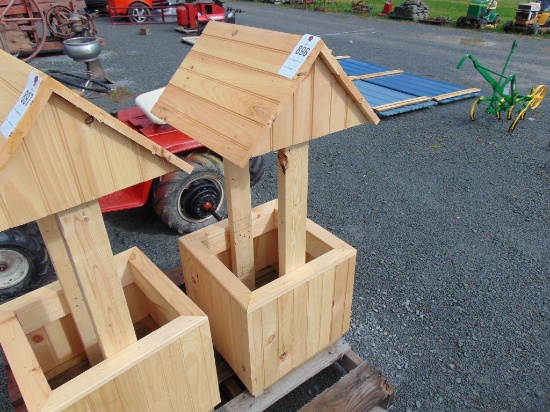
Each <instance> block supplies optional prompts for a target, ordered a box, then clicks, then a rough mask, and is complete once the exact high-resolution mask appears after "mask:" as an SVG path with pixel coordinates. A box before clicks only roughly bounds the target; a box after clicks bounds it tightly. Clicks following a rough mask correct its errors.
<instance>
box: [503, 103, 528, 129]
mask: <svg viewBox="0 0 550 412" xmlns="http://www.w3.org/2000/svg"><path fill="white" fill-rule="evenodd" d="M528 108H529V106H527V107H525V108H524V109H523V110H522V111H521V112H519V113H518V116H517V117H516V119H515V120H514V121H513V122H512V124H511V125H510V127H509V128H508V131H509V132H513V131H514V129H515V128H516V125H517V124H518V122H519V121H520V120H523V119H524V118H525V112H526V111H527V109H528Z"/></svg>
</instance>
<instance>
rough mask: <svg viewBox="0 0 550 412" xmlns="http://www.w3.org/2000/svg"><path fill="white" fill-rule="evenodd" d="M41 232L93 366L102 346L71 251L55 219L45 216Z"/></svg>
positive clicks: (99, 356) (101, 357) (99, 355)
mask: <svg viewBox="0 0 550 412" xmlns="http://www.w3.org/2000/svg"><path fill="white" fill-rule="evenodd" d="M37 223H38V227H39V228H40V233H41V234H42V238H43V239H44V243H45V244H46V248H47V249H48V253H49V255H50V258H51V261H52V264H53V266H54V268H55V273H56V274H57V278H58V279H59V281H60V282H61V285H62V286H63V291H64V294H65V298H66V299H67V302H68V303H69V304H70V307H71V314H72V317H73V319H74V321H75V323H76V326H77V329H78V334H79V335H80V338H81V339H82V342H83V344H84V348H85V351H86V355H87V357H88V361H89V362H90V365H92V366H93V365H96V364H97V363H99V362H101V361H102V360H103V359H104V357H103V354H102V352H101V348H100V346H99V342H98V339H97V334H96V332H95V329H94V326H93V323H92V319H91V317H90V313H89V312H88V308H87V306H86V303H85V301H84V297H83V295H82V291H81V290H80V286H79V284H78V278H77V274H76V273H75V268H74V266H73V265H72V264H71V259H70V251H69V249H68V247H67V244H66V243H65V242H64V241H63V235H62V233H61V227H60V226H59V224H58V222H57V219H56V216H55V215H51V216H46V217H44V218H42V219H40V220H38V221H37Z"/></svg>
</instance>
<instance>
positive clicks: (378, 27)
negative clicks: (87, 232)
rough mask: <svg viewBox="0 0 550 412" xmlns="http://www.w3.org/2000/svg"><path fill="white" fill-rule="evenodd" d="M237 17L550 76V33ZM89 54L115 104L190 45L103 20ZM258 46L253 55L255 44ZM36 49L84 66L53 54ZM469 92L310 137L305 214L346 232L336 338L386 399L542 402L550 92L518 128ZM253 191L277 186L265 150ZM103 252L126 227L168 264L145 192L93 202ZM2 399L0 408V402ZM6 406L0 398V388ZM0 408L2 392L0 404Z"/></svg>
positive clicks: (431, 404)
mask: <svg viewBox="0 0 550 412" xmlns="http://www.w3.org/2000/svg"><path fill="white" fill-rule="evenodd" d="M228 5H229V6H232V7H238V8H241V9H243V10H244V11H245V12H244V13H242V14H239V15H237V22H238V23H239V24H246V25H251V26H257V27H262V28H267V29H273V30H279V31H287V32H292V33H298V34H304V33H311V34H316V35H320V36H321V37H322V38H323V40H324V41H325V42H326V43H327V45H328V46H329V47H330V48H332V50H333V52H334V54H337V55H346V54H347V55H351V56H352V57H353V58H356V59H359V60H364V61H368V62H370V63H375V64H379V65H383V66H387V67H390V68H392V69H403V70H405V71H407V72H410V73H413V74H417V75H420V76H425V77H429V78H433V79H437V80H441V81H446V82H451V83H456V84H459V85H461V86H464V87H480V88H482V89H483V91H484V92H485V93H486V94H487V93H490V88H488V84H487V83H486V82H485V81H484V80H483V79H482V77H481V76H480V75H479V74H478V73H477V71H475V70H474V69H473V67H472V65H471V63H469V62H468V63H466V64H465V65H464V67H463V68H462V69H461V70H456V65H457V63H458V61H459V60H460V58H461V57H462V55H463V54H465V53H472V54H473V55H474V56H476V57H477V58H478V59H479V60H480V61H481V62H482V63H483V64H484V65H486V66H488V67H490V68H493V69H495V70H500V69H501V68H502V66H503V64H504V61H505V59H506V56H507V54H508V51H509V50H510V47H511V45H512V41H513V40H514V39H515V38H517V40H518V43H519V45H518V48H517V50H516V53H515V55H514V57H513V60H512V62H511V64H510V66H509V69H510V71H511V72H517V73H518V76H519V86H520V90H521V91H522V92H524V93H527V92H528V90H529V88H530V87H531V86H536V85H539V84H541V83H543V84H544V83H546V84H548V83H549V82H548V80H549V79H548V77H549V73H550V57H549V56H550V40H549V39H548V38H538V37H527V36H519V35H518V36H513V35H506V34H500V33H499V34H496V33H491V32H490V31H485V32H478V31H472V30H463V29H454V28H447V27H439V26H428V25H422V24H412V23H408V22H399V21H387V20H377V19H372V18H362V17H359V16H350V15H338V14H332V13H321V12H310V11H304V10H296V9H291V8H285V7H280V6H274V5H269V4H261V3H249V2H238V3H228ZM97 25H98V27H99V34H100V35H101V36H102V37H104V38H105V39H106V43H107V45H106V46H105V48H104V50H103V52H102V55H101V58H102V61H103V65H104V67H105V69H106V71H107V73H108V74H109V76H110V77H111V78H112V79H113V80H115V81H116V84H117V86H118V89H117V93H115V94H114V95H112V96H110V97H108V98H98V99H94V100H93V101H94V103H96V104H97V105H99V106H101V107H103V108H105V109H106V110H114V109H120V108H125V107H129V106H132V105H133V97H132V96H133V95H135V94H139V93H142V92H145V91H149V90H152V89H154V88H158V87H161V86H164V85H165V84H166V83H167V82H168V80H169V79H170V77H171V75H172V74H173V72H174V71H175V69H176V67H177V66H178V65H179V63H180V62H181V61H182V59H183V58H184V56H185V54H186V53H187V52H188V51H189V49H190V46H188V45H186V44H183V43H181V42H180V37H181V34H179V33H177V32H175V31H174V27H175V25H172V24H167V25H150V26H149V28H150V35H148V36H140V35H138V31H139V28H138V27H137V26H116V27H113V26H111V25H110V23H109V20H108V19H107V18H105V17H102V18H98V19H97ZM258 58H261V56H258ZM32 65H34V66H36V67H38V68H40V69H42V70H46V69H48V68H57V69H69V70H73V71H83V70H84V66H83V65H82V64H81V63H80V64H77V63H73V62H70V61H68V58H66V57H64V56H49V57H42V58H37V59H34V60H33V61H32ZM472 103H473V100H472V99H470V100H466V101H462V102H456V103H452V104H447V105H443V106H436V107H433V108H431V109H425V110H421V111H418V112H413V113H408V114H403V115H399V116H395V117H392V118H387V119H384V120H382V121H381V122H380V124H379V125H378V126H371V125H364V126H359V127H356V128H353V129H350V130H347V131H344V132H341V133H337V134H334V135H332V136H330V137H326V138H322V139H319V140H316V141H314V142H313V143H312V144H311V149H310V176H309V178H310V184H309V190H310V191H309V217H310V218H311V219H312V220H314V221H315V222H317V223H319V224H320V225H322V226H324V227H325V228H327V229H329V230H330V231H331V232H333V233H334V234H335V235H337V236H339V237H340V238H342V239H343V240H345V241H346V242H348V243H350V244H352V245H353V246H355V247H356V248H357V249H358V260H357V272H356V281H355V294H354V302H353V313H352V325H351V330H350V332H349V333H348V334H347V335H346V337H345V338H346V340H347V341H348V342H349V343H350V344H351V346H352V347H353V349H354V350H355V351H356V352H357V353H358V354H359V355H360V356H361V357H362V358H363V359H365V360H367V361H369V362H371V363H372V364H373V365H375V367H376V368H378V369H379V370H380V371H382V372H383V373H384V374H385V375H386V376H387V377H388V379H389V380H390V382H391V383H392V384H393V385H395V386H396V388H397V397H396V403H395V406H394V407H393V410H395V411H409V410H411V411H414V410H423V411H465V410H483V411H519V410H522V411H548V410H550V388H549V381H550V333H549V326H550V292H549V291H550V241H549V235H550V207H549V206H550V196H549V192H550V185H549V183H550V179H549V176H550V151H549V149H548V143H549V141H550V100H546V101H544V102H543V104H542V105H541V106H540V107H539V108H538V109H537V110H536V111H529V112H528V113H527V117H526V120H525V121H523V122H520V123H519V125H518V126H517V128H516V130H515V132H514V133H513V134H510V133H508V132H507V128H508V125H509V122H507V121H505V120H503V121H499V120H497V119H495V118H494V117H491V116H488V115H484V114H482V113H481V112H480V113H479V115H478V119H477V120H476V121H475V122H471V121H470V120H469V118H468V112H469V108H470V105H471V104H472ZM268 160H269V162H268V168H267V170H266V173H265V175H264V178H263V180H262V181H261V182H260V184H258V185H257V186H255V187H254V189H253V203H254V204H260V203H263V202H266V201H268V200H270V199H272V198H274V197H276V195H277V194H276V162H275V157H274V156H273V155H270V156H269V158H268ZM105 220H106V224H107V226H108V231H109V236H110V238H111V241H112V245H113V249H114V251H115V252H119V251H122V250H124V249H127V248H128V247H130V246H133V245H137V246H139V247H140V248H141V249H142V250H144V251H145V253H146V254H147V255H148V256H149V257H150V258H151V259H152V260H153V261H155V262H156V263H157V265H159V267H161V268H162V269H168V268H171V267H173V266H176V265H178V264H179V254H178V251H177V243H176V241H177V238H178V235H177V234H175V233H173V232H171V231H170V230H168V229H166V228H165V227H164V226H163V225H162V224H161V223H160V222H159V220H158V219H157V218H156V216H155V214H154V212H153V211H152V208H150V207H149V206H146V207H143V208H141V209H137V210H133V211H126V212H118V213H113V214H109V215H106V216H105ZM340 374H341V371H339V370H338V369H337V368H336V367H334V368H329V370H328V371H327V372H326V373H324V374H323V375H322V376H320V377H317V378H314V379H312V380H311V381H310V382H309V383H308V384H307V386H305V387H304V388H301V389H298V390H297V391H295V393H294V394H293V395H292V396H290V397H288V398H286V399H285V400H283V401H281V402H279V403H278V404H277V405H275V406H274V407H272V408H271V409H270V410H272V411H292V410H295V409H297V408H299V407H300V406H301V404H302V403H303V402H306V401H307V398H308V397H311V396H313V395H315V394H316V393H317V392H320V391H321V390H323V388H324V387H325V386H326V385H327V384H329V383H330V381H331V380H334V379H335V378H336V377H337V376H338V375H340ZM4 408H8V407H7V406H5V407H4ZM0 409H2V407H1V405H0ZM8 410H9V409H8Z"/></svg>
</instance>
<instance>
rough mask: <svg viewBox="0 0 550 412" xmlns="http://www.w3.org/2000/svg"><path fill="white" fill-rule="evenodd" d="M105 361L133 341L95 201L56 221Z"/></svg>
mask: <svg viewBox="0 0 550 412" xmlns="http://www.w3.org/2000/svg"><path fill="white" fill-rule="evenodd" d="M56 222H57V225H58V227H59V232H60V233H61V235H62V236H63V240H64V242H65V243H66V245H67V249H68V251H69V255H70V258H71V265H72V266H73V271H74V272H73V273H74V274H75V275H76V277H77V280H76V282H77V283H78V285H79V287H80V291H81V293H82V297H83V299H84V303H85V305H86V307H87V308H88V312H89V314H90V318H91V321H92V323H93V325H94V329H95V331H96V334H97V340H98V343H99V346H100V348H101V353H102V355H103V357H104V358H108V357H109V356H111V355H113V354H115V353H117V352H118V351H120V350H122V349H124V348H125V347H127V346H129V345H130V344H132V343H134V342H135V341H136V335H135V333H134V329H133V326H132V319H131V318H130V313H129V311H128V307H127V306H126V301H125V299H124V292H123V290H122V286H121V284H120V282H119V280H118V276H117V274H116V270H115V265H114V260H113V254H112V251H111V245H110V243H109V237H108V236H107V230H106V229H105V226H104V225H103V218H102V216H101V210H100V209H99V204H98V203H97V201H93V202H89V203H87V204H84V205H80V206H78V207H75V208H73V209H71V210H69V211H66V212H60V213H58V214H57V218H56Z"/></svg>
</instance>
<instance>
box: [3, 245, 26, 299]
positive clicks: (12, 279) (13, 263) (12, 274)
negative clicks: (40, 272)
mask: <svg viewBox="0 0 550 412" xmlns="http://www.w3.org/2000/svg"><path fill="white" fill-rule="evenodd" d="M28 272H29V262H28V261H27V259H26V258H25V256H23V255H22V254H21V253H19V252H17V251H15V250H10V249H4V250H2V251H1V252H0V289H8V288H11V287H13V286H15V285H17V284H18V283H19V282H21V281H22V280H23V279H25V276H27V273H28Z"/></svg>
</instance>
